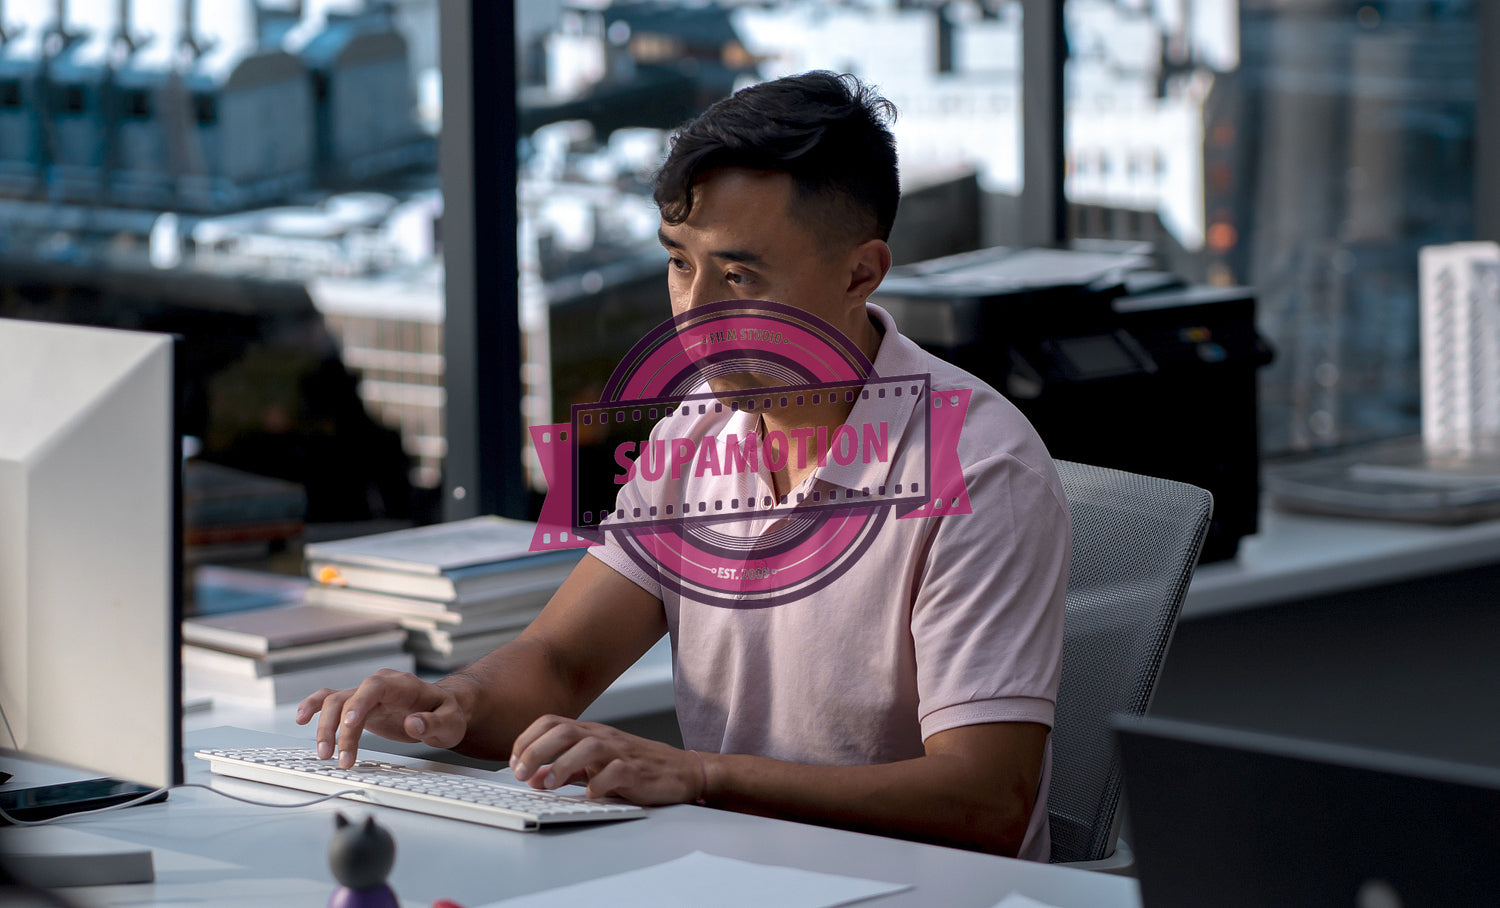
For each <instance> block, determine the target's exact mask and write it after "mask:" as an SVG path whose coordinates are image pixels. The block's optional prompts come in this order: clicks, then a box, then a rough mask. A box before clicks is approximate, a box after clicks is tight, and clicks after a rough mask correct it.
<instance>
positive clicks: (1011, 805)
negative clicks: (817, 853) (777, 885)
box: [704, 754, 1035, 857]
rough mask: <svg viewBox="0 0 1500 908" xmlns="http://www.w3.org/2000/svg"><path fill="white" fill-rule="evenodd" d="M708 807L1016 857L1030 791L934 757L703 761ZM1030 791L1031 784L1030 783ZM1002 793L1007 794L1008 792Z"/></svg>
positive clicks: (951, 758)
mask: <svg viewBox="0 0 1500 908" xmlns="http://www.w3.org/2000/svg"><path fill="white" fill-rule="evenodd" d="M704 758H705V768H706V771H707V776H708V787H707V792H706V799H707V801H708V803H709V805H710V806H712V807H722V808H725V809H729V810H736V811H740V812H744V813H756V814H762V815H766V816H776V817H780V818H783V819H791V820H802V821H804V822H810V823H817V824H820V825H826V826H838V827H841V828H845V829H853V830H858V831H861V832H873V833H878V834H881V835H893V836H899V837H902V838H910V839H919V840H922V841H928V842H934V843H938V844H943V845H952V846H955V847H959V848H969V849H974V850H979V851H987V852H990V853H993V854H1003V855H1007V856H1012V857H1013V856H1015V855H1016V853H1017V852H1018V851H1019V850H1020V848H1021V844H1022V841H1023V840H1024V838H1025V835H1026V828H1027V825H1028V824H1029V822H1030V818H1031V809H1032V806H1033V804H1034V802H1035V791H1034V790H1027V785H1026V782H1025V781H1024V780H1023V779H1022V778H1020V777H1013V781H1012V783H1011V784H1010V785H1009V786H1007V784H1006V783H1005V782H1003V781H999V780H997V776H996V775H995V774H994V773H993V772H983V771H981V772H980V773H978V774H977V778H979V779H984V780H986V781H983V782H976V772H975V771H974V770H975V767H973V766H972V765H971V764H970V763H968V762H967V761H966V760H965V759H964V758H963V757H959V756H956V755H951V754H937V755H930V756H924V757H918V758H916V759H913V760H905V761H902V762H899V763H886V764H881V765H875V766H804V765H800V764H794V763H785V762H782V761H779V760H772V759H768V758H765V757H754V756H746V755H740V754H722V755H721V754H705V755H704ZM1033 784H1034V783H1033ZM1007 787H1008V789H1009V790H1007Z"/></svg>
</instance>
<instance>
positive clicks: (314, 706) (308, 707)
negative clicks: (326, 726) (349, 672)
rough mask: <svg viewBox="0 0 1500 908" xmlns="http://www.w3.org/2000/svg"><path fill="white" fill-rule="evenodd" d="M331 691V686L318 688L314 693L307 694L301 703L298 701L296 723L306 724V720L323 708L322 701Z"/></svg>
mask: <svg viewBox="0 0 1500 908" xmlns="http://www.w3.org/2000/svg"><path fill="white" fill-rule="evenodd" d="M331 693H333V688H331V687H323V688H319V689H318V690H317V691H316V692H315V693H311V694H308V695H307V697H306V698H305V699H304V700H303V701H302V702H301V703H298V704H297V724H298V725H306V724H307V721H308V720H309V719H311V718H312V717H313V716H314V715H316V714H317V713H318V711H319V710H321V709H322V708H323V701H324V700H325V699H326V698H327V697H328V695H329V694H331Z"/></svg>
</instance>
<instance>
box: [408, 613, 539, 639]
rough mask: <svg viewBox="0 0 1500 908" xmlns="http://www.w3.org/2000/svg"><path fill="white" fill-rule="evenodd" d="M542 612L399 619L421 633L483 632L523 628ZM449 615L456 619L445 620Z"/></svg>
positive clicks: (409, 629) (411, 616)
mask: <svg viewBox="0 0 1500 908" xmlns="http://www.w3.org/2000/svg"><path fill="white" fill-rule="evenodd" d="M540 612H541V610H540V609H538V610H536V611H502V612H465V613H463V614H458V615H452V616H444V619H438V618H428V617H424V616H417V615H402V616H401V617H400V618H399V619H397V620H399V621H400V622H401V626H402V627H404V628H406V629H407V630H408V631H417V632H420V633H426V632H427V631H447V632H449V633H464V634H482V633H484V632H485V631H508V630H515V629H517V628H523V627H525V626H526V625H528V624H530V623H531V622H532V621H535V620H536V616H537V615H538V614H540ZM449 617H451V618H453V619H455V620H452V621H450V620H445V619H446V618H449Z"/></svg>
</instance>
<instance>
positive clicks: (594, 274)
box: [514, 0, 1024, 488]
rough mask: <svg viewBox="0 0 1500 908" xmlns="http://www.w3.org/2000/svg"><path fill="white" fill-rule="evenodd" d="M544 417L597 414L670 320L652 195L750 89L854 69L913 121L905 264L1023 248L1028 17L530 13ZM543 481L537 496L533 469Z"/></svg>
mask: <svg viewBox="0 0 1500 908" xmlns="http://www.w3.org/2000/svg"><path fill="white" fill-rule="evenodd" d="M514 10H515V16H516V33H515V37H516V53H517V59H518V64H517V67H516V72H517V73H518V84H517V107H518V119H519V122H520V127H519V131H520V134H521V135H520V141H519V146H520V152H519V167H518V171H519V172H518V183H517V197H518V204H519V214H518V217H519V222H520V230H519V236H520V240H519V242H520V244H521V248H520V253H519V254H520V262H521V290H520V296H521V308H522V319H523V323H524V324H525V325H526V328H525V338H524V341H525V349H526V351H527V355H526V362H527V368H526V372H525V379H524V381H525V391H524V393H525V401H526V404H525V407H526V412H525V418H526V421H527V422H528V423H530V424H539V423H547V422H561V421H565V420H566V419H568V415H569V408H570V407H571V406H572V405H573V404H581V403H591V402H593V401H595V400H597V399H598V397H599V394H600V392H601V390H602V389H603V387H604V383H605V381H606V380H607V379H608V377H609V375H610V372H611V370H612V369H613V368H614V367H615V365H616V364H617V363H618V362H619V361H620V359H621V358H622V357H623V355H624V354H625V353H626V352H627V351H628V349H629V347H630V346H631V345H632V344H633V343H634V342H635V341H636V340H638V339H639V338H640V337H641V336H642V335H644V334H645V333H646V331H647V330H649V329H650V328H651V327H653V326H654V325H656V324H658V323H659V322H660V321H661V320H662V319H664V318H665V317H667V315H668V306H667V299H666V289H665V278H664V274H665V271H664V269H665V258H664V256H663V254H662V253H661V250H660V247H659V246H658V244H657V240H656V231H657V227H658V224H659V218H658V215H657V213H656V210H655V206H654V204H653V203H652V201H651V198H650V191H651V190H650V185H649V182H650V178H651V176H652V174H653V172H654V171H655V169H656V167H657V166H658V165H659V163H660V161H661V159H662V157H663V156H664V154H665V152H666V138H667V136H668V134H669V133H670V131H671V130H672V129H673V128H674V127H676V126H677V125H679V124H680V123H682V122H683V121H685V120H686V119H688V118H690V117H692V116H694V115H696V114H697V113H699V112H700V111H701V110H702V109H703V108H705V107H706V106H708V105H709V104H710V103H712V102H714V101H716V100H718V99H720V98H722V97H725V96H727V95H729V94H730V93H732V91H733V90H735V89H736V88H739V87H742V86H744V85H748V84H751V83H754V82H758V81H761V80H763V79H767V78H774V77H777V76H782V75H787V74H791V73H796V72H802V71H806V70H810V69H833V70H835V71H847V72H852V73H853V74H855V75H857V76H859V77H860V78H861V79H862V80H864V81H866V82H868V83H870V84H873V85H874V86H876V87H877V88H878V90H879V91H880V92H881V93H882V94H883V95H885V96H886V97H887V98H889V99H890V100H891V101H892V102H894V103H895V105H896V107H897V108H898V110H899V116H898V117H897V119H896V121H895V122H894V124H893V131H894V133H895V134H896V137H897V142H898V152H899V155H900V158H901V168H902V183H903V201H902V206H901V214H900V215H899V216H898V218H897V223H896V228H895V233H894V235H893V237H892V241H891V245H892V249H893V252H894V254H895V257H896V260H897V261H898V262H903V261H915V260H920V259H925V258H931V257H934V256H937V255H943V254H948V253H953V252H959V251H964V250H968V249H973V248H975V247H976V246H979V245H981V244H984V243H986V242H1000V241H1005V240H1008V239H1012V238H1013V236H1014V233H1015V228H1014V223H1013V222H1014V220H1015V217H1014V211H1015V208H1016V197H1017V195H1018V194H1019V192H1020V191H1021V188H1022V185H1023V182H1024V179H1023V174H1022V152H1021V111H1022V104H1021V97H1020V90H1021V65H1022V60H1021V48H1022V41H1021V27H1022V4H1021V3H1020V2H1019V0H985V2H976V3H968V4H837V5H834V4H827V3H823V2H817V0H796V2H786V3H777V4H741V3H734V4H730V3H724V4H696V3H682V4H675V5H656V4H630V3H621V4H612V5H598V4H564V5H562V6H560V7H558V6H554V7H550V8H548V7H544V6H543V5H539V4H527V3H517V4H516V5H515V7H514ZM528 467H529V476H530V481H531V483H532V485H533V487H534V488H535V487H538V483H539V478H540V474H539V471H538V464H537V462H536V460H535V457H534V456H530V457H529V459H528Z"/></svg>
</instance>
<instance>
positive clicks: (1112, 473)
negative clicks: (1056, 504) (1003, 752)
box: [1047, 460, 1213, 872]
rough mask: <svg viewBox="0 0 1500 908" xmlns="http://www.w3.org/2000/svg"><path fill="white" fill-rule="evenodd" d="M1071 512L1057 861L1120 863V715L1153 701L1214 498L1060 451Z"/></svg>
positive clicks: (1055, 746)
mask: <svg viewBox="0 0 1500 908" xmlns="http://www.w3.org/2000/svg"><path fill="white" fill-rule="evenodd" d="M1057 472H1058V475H1059V476H1060V477H1061V478H1062V484H1063V490H1064V492H1065V493H1066V494H1067V496H1068V508H1069V511H1070V512H1071V513H1072V517H1073V560H1072V563H1071V565H1070V566H1069V576H1068V596H1067V606H1066V617H1065V619H1064V625H1063V646H1062V679H1061V681H1060V684H1059V687H1058V692H1057V714H1056V718H1055V722H1054V727H1053V729H1052V784H1051V787H1050V788H1049V789H1048V796H1047V807H1048V813H1049V815H1050V819H1051V823H1052V861H1053V863H1071V864H1074V865H1075V866H1081V867H1086V868H1087V869H1094V870H1111V871H1115V872H1127V871H1128V869H1129V867H1130V864H1131V861H1130V859H1129V857H1128V849H1127V848H1125V847H1124V843H1120V853H1119V854H1116V842H1117V839H1118V836H1119V811H1118V808H1119V803H1120V757H1119V752H1118V750H1117V749H1116V747H1115V742H1114V737H1113V734H1112V732H1111V731H1110V725H1109V723H1110V717H1111V716H1113V715H1115V714H1117V713H1128V714H1131V715H1137V716H1138V715H1143V714H1144V713H1145V712H1146V708H1147V707H1148V706H1150V704H1151V695H1152V693H1153V692H1154V690H1155V688H1156V679H1157V676H1158V675H1159V674H1160V673H1161V666H1162V662H1163V660H1164V659H1165V658H1166V654H1167V646H1168V644H1169V643H1170V642H1171V640H1172V630H1173V628H1175V627H1176V625H1177V613H1178V611H1179V610H1180V609H1181V607H1182V600H1183V597H1184V596H1185V595H1186V594H1187V588H1188V582H1189V581H1190V580H1191V579H1192V577H1193V568H1194V566H1195V565H1196V564H1197V562H1198V553H1199V551H1200V550H1201V549H1202V548H1203V540H1204V537H1205V536H1206V535H1207V533H1208V521H1209V516H1210V515H1211V514H1212V512H1213V496H1212V495H1210V494H1209V493H1208V492H1206V491H1204V490H1203V489H1200V488H1197V487H1196V486H1190V485H1187V484H1185V483H1180V482H1172V481H1170V480H1166V479H1153V478H1151V477H1149V476H1140V475H1137V474H1134V473H1124V472H1120V471H1119V470H1109V469H1105V468H1103V467H1094V466H1087V465H1085V464H1080V463H1072V462H1069V461H1062V460H1060V461H1057Z"/></svg>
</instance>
